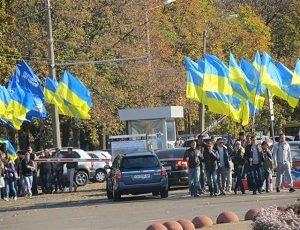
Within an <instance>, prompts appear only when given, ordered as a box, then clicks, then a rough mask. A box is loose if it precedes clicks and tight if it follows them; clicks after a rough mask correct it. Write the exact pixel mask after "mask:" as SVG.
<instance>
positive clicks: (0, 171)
mask: <svg viewBox="0 0 300 230" xmlns="http://www.w3.org/2000/svg"><path fill="white" fill-rule="evenodd" d="M3 155H4V154H3V152H2V151H1V150H0V200H1V199H2V192H3V191H2V190H3V189H2V188H4V187H5V185H4V178H3V176H4V163H3Z"/></svg>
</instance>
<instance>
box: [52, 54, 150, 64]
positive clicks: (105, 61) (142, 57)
mask: <svg viewBox="0 0 300 230" xmlns="http://www.w3.org/2000/svg"><path fill="white" fill-rule="evenodd" d="M148 59H149V57H148V56H139V57H130V58H115V59H107V60H101V61H71V62H66V63H56V64H55V65H56V66H70V65H85V64H99V65H101V64H105V63H109V62H122V61H138V60H144V61H148Z"/></svg>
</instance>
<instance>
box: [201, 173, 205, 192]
mask: <svg viewBox="0 0 300 230" xmlns="http://www.w3.org/2000/svg"><path fill="white" fill-rule="evenodd" d="M200 190H202V192H205V173H204V170H200Z"/></svg>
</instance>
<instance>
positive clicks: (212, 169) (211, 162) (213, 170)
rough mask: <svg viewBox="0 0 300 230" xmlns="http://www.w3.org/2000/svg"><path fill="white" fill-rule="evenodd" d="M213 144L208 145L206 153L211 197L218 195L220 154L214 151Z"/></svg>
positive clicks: (206, 169) (205, 159)
mask: <svg viewBox="0 0 300 230" xmlns="http://www.w3.org/2000/svg"><path fill="white" fill-rule="evenodd" d="M213 147H214V144H213V143H212V142H209V143H207V148H208V151H207V152H205V153H204V155H203V157H204V162H205V171H206V177H207V183H208V188H209V193H210V196H213V195H215V196H217V195H218V183H217V169H218V165H219V163H220V162H219V154H218V153H217V152H216V151H214V149H213Z"/></svg>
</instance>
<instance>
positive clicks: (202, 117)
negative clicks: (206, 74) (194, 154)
mask: <svg viewBox="0 0 300 230" xmlns="http://www.w3.org/2000/svg"><path fill="white" fill-rule="evenodd" d="M238 16H239V15H238V14H231V15H228V16H227V17H226V18H225V19H226V20H231V19H233V18H237V17H238ZM207 30H208V24H207V25H206V26H205V29H204V30H203V37H202V41H203V50H202V56H203V59H204V58H205V54H206V40H207ZM198 113H199V129H200V133H202V132H203V131H204V129H205V107H204V104H202V103H199V107H198Z"/></svg>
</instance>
